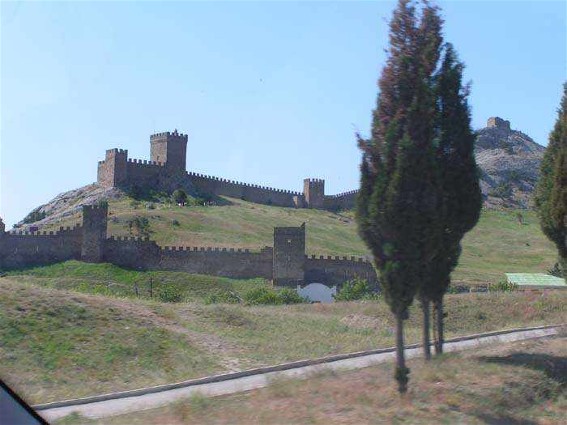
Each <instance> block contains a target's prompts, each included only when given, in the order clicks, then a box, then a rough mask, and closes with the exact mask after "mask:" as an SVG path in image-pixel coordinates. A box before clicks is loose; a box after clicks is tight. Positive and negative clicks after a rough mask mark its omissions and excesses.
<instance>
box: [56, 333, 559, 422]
mask: <svg viewBox="0 0 567 425" xmlns="http://www.w3.org/2000/svg"><path fill="white" fill-rule="evenodd" d="M566 343H567V339H566V338H565V337H562V338H561V337H560V338H553V339H539V340H531V341H523V342H516V343H512V344H505V345H501V346H498V347H494V346H492V347H481V348H479V349H477V350H471V351H465V352H462V353H455V354H447V355H444V356H443V357H442V358H440V359H439V358H436V359H433V361H432V362H431V363H429V364H424V363H423V362H422V360H421V359H415V360H410V362H409V366H410V367H411V371H412V376H414V377H415V379H414V380H413V381H412V385H411V386H410V391H409V393H408V396H407V397H406V398H405V399H403V400H401V399H400V397H399V396H398V394H397V393H396V392H395V388H394V386H393V385H392V381H391V376H392V374H393V370H392V369H393V367H392V365H391V364H380V365H377V366H373V367H370V368H365V369H362V370H357V371H349V372H336V371H332V370H329V369H328V370H325V369H323V370H322V371H321V372H318V373H315V374H313V375H312V376H310V377H309V379H306V380H299V379H291V378H277V379H274V380H273V381H272V382H271V383H270V385H269V386H268V387H266V388H263V389H259V390H254V391H250V392H246V393H240V394H234V395H230V396H221V397H215V398H208V397H205V396H203V395H202V394H199V393H197V394H195V395H193V396H192V397H190V398H188V399H186V400H182V401H179V402H176V403H173V404H170V405H169V406H166V407H162V408H157V409H151V410H146V411H142V412H135V413H129V414H124V415H120V416H116V417H112V418H105V419H103V420H96V421H95V420H88V419H86V418H81V417H80V416H78V415H76V414H75V415H71V416H68V417H66V418H64V419H62V420H61V421H58V422H56V423H57V424H61V425H63V424H67V425H71V424H79V423H80V424H92V425H95V424H103V423H104V424H105V425H126V424H128V425H129V424H147V425H150V424H156V425H157V424H165V423H167V424H170V425H181V424H188V423H214V424H247V425H248V424H321V425H326V424H344V425H346V424H356V425H359V424H377V423H387V424H398V423H404V424H438V423H440V424H478V425H481V424H533V425H536V424H539V425H547V424H549V425H551V424H559V423H564V419H565V411H566V410H567V397H566V393H565V384H566V378H565V374H564V372H565V368H566V367H567V363H566V360H565V356H566V355H567V344H566ZM561 418H563V419H561Z"/></svg>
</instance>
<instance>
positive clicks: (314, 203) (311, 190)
mask: <svg viewBox="0 0 567 425" xmlns="http://www.w3.org/2000/svg"><path fill="white" fill-rule="evenodd" d="M303 196H304V198H305V204H306V205H307V207H308V208H323V207H324V201H325V180H323V179H304V180H303Z"/></svg>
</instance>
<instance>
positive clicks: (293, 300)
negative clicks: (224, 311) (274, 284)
mask: <svg viewBox="0 0 567 425" xmlns="http://www.w3.org/2000/svg"><path fill="white" fill-rule="evenodd" d="M244 301H245V302H246V304H248V305H259V304H262V305H282V304H298V303H305V302H307V300H306V299H305V298H303V297H301V296H299V294H298V293H297V292H296V291H295V290H293V289H291V288H284V289H280V290H274V289H271V288H254V289H251V290H250V291H248V292H246V294H244Z"/></svg>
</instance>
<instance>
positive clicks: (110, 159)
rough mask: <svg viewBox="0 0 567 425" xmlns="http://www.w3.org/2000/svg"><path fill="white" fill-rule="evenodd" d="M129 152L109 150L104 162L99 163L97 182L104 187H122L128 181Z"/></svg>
mask: <svg viewBox="0 0 567 425" xmlns="http://www.w3.org/2000/svg"><path fill="white" fill-rule="evenodd" d="M127 162H128V150H126V149H108V150H107V151H106V156H105V158H104V161H99V163H98V174H97V182H98V184H100V185H101V186H103V187H121V186H124V185H125V184H126V182H127V180H128V174H127Z"/></svg>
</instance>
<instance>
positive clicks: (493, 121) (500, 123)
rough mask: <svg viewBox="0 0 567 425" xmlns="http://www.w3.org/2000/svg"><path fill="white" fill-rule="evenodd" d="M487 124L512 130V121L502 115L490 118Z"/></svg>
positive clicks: (491, 126)
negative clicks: (501, 116) (504, 118)
mask: <svg viewBox="0 0 567 425" xmlns="http://www.w3.org/2000/svg"><path fill="white" fill-rule="evenodd" d="M486 126H487V127H490V128H500V129H502V130H506V131H510V121H506V120H503V119H502V118H500V117H490V118H488V121H487V122H486Z"/></svg>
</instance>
